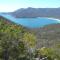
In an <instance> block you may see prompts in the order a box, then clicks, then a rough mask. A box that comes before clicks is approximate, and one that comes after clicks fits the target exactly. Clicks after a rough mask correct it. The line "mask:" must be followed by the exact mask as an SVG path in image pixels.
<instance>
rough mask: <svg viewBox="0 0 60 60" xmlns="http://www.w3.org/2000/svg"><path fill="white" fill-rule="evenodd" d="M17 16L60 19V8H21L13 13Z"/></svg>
mask: <svg viewBox="0 0 60 60" xmlns="http://www.w3.org/2000/svg"><path fill="white" fill-rule="evenodd" d="M11 15H13V16H15V17H16V18H34V17H53V18H59V19H60V8H31V7H29V8H21V9H18V10H16V11H14V12H12V13H11Z"/></svg>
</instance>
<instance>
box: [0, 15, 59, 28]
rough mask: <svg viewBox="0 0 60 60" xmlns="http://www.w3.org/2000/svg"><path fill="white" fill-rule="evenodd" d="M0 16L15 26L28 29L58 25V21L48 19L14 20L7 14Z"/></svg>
mask: <svg viewBox="0 0 60 60" xmlns="http://www.w3.org/2000/svg"><path fill="white" fill-rule="evenodd" d="M0 15H2V16H3V17H5V18H7V19H8V20H10V21H12V22H14V23H16V24H20V25H22V26H24V27H28V28H40V27H44V26H45V25H49V24H57V23H60V21H59V20H54V19H48V18H14V17H13V16H11V15H7V14H0Z"/></svg>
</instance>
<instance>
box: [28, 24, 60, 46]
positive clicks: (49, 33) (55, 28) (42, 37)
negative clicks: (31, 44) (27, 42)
mask: <svg viewBox="0 0 60 60" xmlns="http://www.w3.org/2000/svg"><path fill="white" fill-rule="evenodd" d="M29 30H30V31H31V32H33V33H34V34H35V35H36V36H37V47H43V46H45V47H56V45H58V44H60V24H52V25H47V26H45V27H43V28H36V29H29Z"/></svg>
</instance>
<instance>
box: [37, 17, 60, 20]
mask: <svg viewBox="0 0 60 60" xmlns="http://www.w3.org/2000/svg"><path fill="white" fill-rule="evenodd" d="M38 18H47V19H53V20H58V21H60V19H58V18H52V17H51V18H50V17H38Z"/></svg>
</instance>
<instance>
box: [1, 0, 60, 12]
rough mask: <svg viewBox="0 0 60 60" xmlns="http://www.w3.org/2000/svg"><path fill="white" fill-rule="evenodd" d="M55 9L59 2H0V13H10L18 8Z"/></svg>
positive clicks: (58, 0)
mask: <svg viewBox="0 0 60 60" xmlns="http://www.w3.org/2000/svg"><path fill="white" fill-rule="evenodd" d="M27 7H34V8H55V7H56V8H57V7H60V0H0V12H11V11H14V10H16V9H19V8H27Z"/></svg>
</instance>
